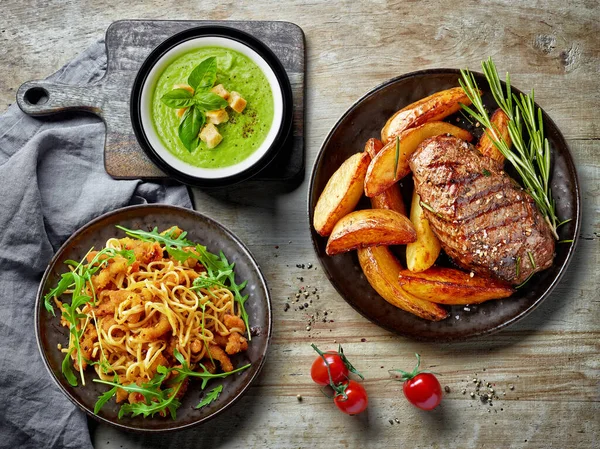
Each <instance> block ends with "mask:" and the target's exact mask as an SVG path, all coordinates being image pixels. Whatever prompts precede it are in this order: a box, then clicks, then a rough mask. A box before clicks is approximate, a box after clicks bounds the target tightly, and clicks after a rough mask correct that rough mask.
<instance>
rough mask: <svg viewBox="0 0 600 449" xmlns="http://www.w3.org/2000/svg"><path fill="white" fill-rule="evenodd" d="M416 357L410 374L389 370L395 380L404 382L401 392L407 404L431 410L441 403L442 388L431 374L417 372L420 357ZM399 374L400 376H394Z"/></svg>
mask: <svg viewBox="0 0 600 449" xmlns="http://www.w3.org/2000/svg"><path fill="white" fill-rule="evenodd" d="M415 355H416V356H417V366H416V367H415V369H413V370H412V372H410V373H408V372H406V371H402V370H400V369H398V370H391V371H390V373H391V374H393V375H394V376H395V377H396V379H397V380H399V381H401V382H404V385H402V391H403V392H404V396H405V397H406V399H408V402H410V403H411V404H413V405H414V406H415V407H418V408H420V409H421V410H433V409H434V408H436V407H437V406H438V405H439V404H440V402H441V401H442V386H441V385H440V382H439V381H438V380H437V378H436V377H435V375H433V374H432V373H427V372H421V371H419V365H420V364H421V357H420V356H419V354H415ZM395 373H400V375H398V374H395Z"/></svg>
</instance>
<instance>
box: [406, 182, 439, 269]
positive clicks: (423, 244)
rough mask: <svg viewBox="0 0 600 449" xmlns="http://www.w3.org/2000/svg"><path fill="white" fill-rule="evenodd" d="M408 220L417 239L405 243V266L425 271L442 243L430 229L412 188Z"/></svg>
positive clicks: (416, 194)
mask: <svg viewBox="0 0 600 449" xmlns="http://www.w3.org/2000/svg"><path fill="white" fill-rule="evenodd" d="M410 221H411V222H412V224H413V226H414V228H415V231H416V233H417V240H416V241H414V242H412V243H409V244H408V245H406V268H408V269H409V270H410V271H425V270H427V269H428V268H431V267H432V266H433V264H434V263H435V261H436V260H437V258H438V256H439V255H440V251H441V249H442V245H441V244H440V241H439V240H438V238H437V237H436V236H435V234H434V233H433V231H432V230H431V227H430V226H429V220H427V218H425V214H424V213H423V208H422V207H421V198H420V197H419V194H418V193H417V191H416V190H413V196H412V203H411V206H410Z"/></svg>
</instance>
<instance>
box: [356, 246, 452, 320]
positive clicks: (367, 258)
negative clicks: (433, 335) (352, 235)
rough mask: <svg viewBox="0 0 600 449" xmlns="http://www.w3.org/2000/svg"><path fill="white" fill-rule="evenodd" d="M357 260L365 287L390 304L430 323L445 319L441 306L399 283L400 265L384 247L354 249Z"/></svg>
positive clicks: (445, 313)
mask: <svg viewBox="0 0 600 449" xmlns="http://www.w3.org/2000/svg"><path fill="white" fill-rule="evenodd" d="M358 261H359V262H360V266H361V268H362V270H363V272H364V273H365V276H366V278H367V280H368V281H369V284H371V286H372V287H373V288H374V289H375V291H376V292H377V293H379V295H381V297H382V298H383V299H385V300H386V301H387V302H389V303H390V304H392V305H394V306H396V307H398V308H400V309H402V310H406V311H407V312H410V313H412V314H414V315H417V316H418V317H421V318H424V319H426V320H430V321H440V320H443V319H444V318H446V317H447V316H448V312H447V311H446V310H444V309H443V308H442V307H440V306H438V305H437V304H434V303H433V302H430V301H425V300H423V299H420V298H417V297H416V296H413V295H411V294H410V293H408V292H407V291H406V290H403V289H402V287H401V286H400V283H399V277H398V275H399V273H400V271H402V265H400V262H399V261H398V259H396V257H395V256H394V255H393V254H392V253H391V251H390V250H389V248H387V247H385V246H378V247H370V248H362V249H359V250H358Z"/></svg>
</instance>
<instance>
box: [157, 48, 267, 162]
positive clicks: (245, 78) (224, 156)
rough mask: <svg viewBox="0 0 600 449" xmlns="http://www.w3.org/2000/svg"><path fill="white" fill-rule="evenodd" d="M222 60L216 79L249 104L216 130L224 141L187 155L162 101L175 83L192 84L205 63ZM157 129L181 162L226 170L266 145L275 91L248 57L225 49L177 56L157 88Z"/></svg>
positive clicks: (171, 114) (173, 116)
mask: <svg viewBox="0 0 600 449" xmlns="http://www.w3.org/2000/svg"><path fill="white" fill-rule="evenodd" d="M211 56H214V57H216V58H217V80H216V82H215V85H217V84H223V86H224V87H225V89H227V90H228V91H229V92H231V91H236V92H239V93H240V95H241V96H242V97H243V98H244V99H245V100H246V102H247V105H246V108H245V109H244V110H243V112H242V113H238V112H235V111H234V110H232V109H231V108H229V107H227V113H228V114H229V121H228V122H226V123H221V124H219V125H216V126H217V129H218V131H219V133H220V134H221V135H222V136H223V140H222V141H221V143H220V144H219V145H217V146H216V147H215V148H212V149H209V148H207V147H206V144H205V143H204V142H200V145H199V146H198V147H197V148H196V149H194V150H192V151H191V152H190V151H188V150H187V149H186V148H185V146H184V145H183V143H182V142H181V140H180V139H179V136H178V128H179V123H180V121H181V119H180V118H179V117H177V114H176V110H175V109H172V108H169V107H168V106H167V105H165V104H164V103H163V102H162V101H161V100H160V99H161V97H162V96H163V95H164V94H166V93H167V92H169V91H171V90H172V89H173V86H174V85H175V84H187V79H188V76H189V74H190V73H191V72H192V70H193V69H194V68H195V67H196V66H197V65H198V64H199V63H200V62H202V61H203V60H204V59H206V58H208V57H211ZM151 109H152V110H151V117H152V124H153V126H154V129H155V131H156V134H157V135H158V137H159V138H160V140H161V142H162V144H163V145H164V146H165V148H166V149H167V150H168V151H169V152H170V153H171V154H173V155H174V156H175V157H176V158H178V159H180V160H182V161H184V162H186V163H188V164H190V165H192V166H195V167H201V168H208V169H210V168H224V167H229V166H232V165H236V164H238V163H240V162H242V161H243V160H244V159H246V158H248V157H249V156H250V155H251V154H252V153H254V152H255V151H256V150H257V149H258V148H259V147H260V146H261V144H262V143H263V142H264V141H265V138H266V137H267V134H268V133H269V130H270V129H271V126H272V124H273V117H274V101H273V92H272V91H271V86H270V84H269V81H268V80H267V77H266V76H265V74H264V73H263V71H262V70H261V69H260V68H259V67H258V66H257V65H256V63H254V61H252V60H251V59H250V58H249V57H247V56H246V55H244V54H242V53H240V52H238V51H236V50H233V49H230V48H224V47H218V46H208V47H201V48H197V49H193V50H190V51H189V52H187V53H184V54H182V55H179V56H177V57H175V58H174V59H173V60H172V61H170V62H168V65H167V66H166V67H165V69H164V70H163V71H162V73H161V74H160V76H159V77H158V79H157V81H156V83H155V86H154V88H153V94H152V99H151Z"/></svg>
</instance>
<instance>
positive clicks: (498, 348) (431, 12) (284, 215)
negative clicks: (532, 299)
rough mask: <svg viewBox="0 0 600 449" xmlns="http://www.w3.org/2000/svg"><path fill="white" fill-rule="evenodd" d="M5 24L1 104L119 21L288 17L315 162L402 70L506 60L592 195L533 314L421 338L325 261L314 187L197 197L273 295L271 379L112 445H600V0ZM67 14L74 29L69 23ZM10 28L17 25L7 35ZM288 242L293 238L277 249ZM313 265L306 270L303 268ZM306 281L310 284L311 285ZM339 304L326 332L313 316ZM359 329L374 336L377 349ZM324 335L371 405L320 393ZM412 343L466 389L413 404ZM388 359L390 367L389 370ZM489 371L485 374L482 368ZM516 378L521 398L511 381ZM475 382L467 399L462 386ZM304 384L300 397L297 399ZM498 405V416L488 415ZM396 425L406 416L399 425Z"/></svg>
mask: <svg viewBox="0 0 600 449" xmlns="http://www.w3.org/2000/svg"><path fill="white" fill-rule="evenodd" d="M2 8H3V11H4V13H3V14H2V18H0V58H1V59H2V63H3V70H2V71H0V107H3V106H6V105H8V104H9V103H12V102H14V95H15V90H16V88H17V87H18V86H19V85H20V84H21V83H22V82H24V81H27V80H30V79H39V78H43V77H45V76H47V75H48V74H49V73H51V72H52V71H54V70H56V69H58V68H59V67H60V66H61V65H63V64H64V63H66V62H67V61H68V60H69V59H70V58H72V57H73V56H75V55H76V54H77V53H79V52H80V51H81V50H83V49H84V48H85V47H86V46H87V45H89V44H90V43H92V42H94V41H95V40H96V39H98V38H99V37H101V36H102V35H103V33H104V32H105V30H106V28H107V27H108V25H109V24H110V23H111V22H113V21H115V20H118V19H125V18H134V17H143V18H148V19H179V20H181V19H211V20H289V21H292V22H294V23H296V24H298V25H300V26H301V27H302V28H303V30H304V32H305V35H306V48H307V91H306V101H307V112H306V126H305V137H306V148H307V164H308V165H309V166H311V165H312V164H313V162H314V160H315V157H316V154H317V152H318V150H319V147H320V145H321V143H322V142H323V140H324V138H325V136H326V135H327V133H328V132H329V130H330V128H331V126H332V125H333V124H334V123H335V122H336V121H337V119H338V117H339V116H340V115H341V114H343V113H344V111H345V110H346V109H347V108H348V107H349V106H350V105H351V104H352V103H353V102H354V101H355V100H356V99H357V98H359V97H360V96H362V95H363V94H364V93H365V92H367V91H368V90H370V89H371V88H372V87H374V86H376V85H378V84H380V83H382V82H384V81H386V80H387V79H389V78H391V77H394V76H397V75H399V74H402V73H406V72H409V71H413V70H420V69H425V68H433V67H465V66H469V67H471V68H473V69H476V68H478V66H479V61H480V60H481V59H484V58H486V57H487V56H488V55H492V56H493V57H494V60H495V61H496V63H497V65H498V68H499V70H500V72H501V73H503V72H504V71H506V70H509V71H510V73H511V78H512V80H513V83H514V85H515V86H517V87H519V88H521V89H523V90H529V89H530V88H531V87H535V92H536V100H537V101H538V102H539V104H540V105H541V106H542V107H543V108H544V109H545V110H546V111H547V112H548V114H549V115H550V116H551V118H552V119H553V120H554V121H555V122H556V123H557V125H558V127H559V128H560V129H561V130H562V132H563V134H564V135H565V137H566V138H567V140H568V143H569V145H570V148H571V151H572V153H573V157H574V159H575V162H576V164H577V168H578V174H579V178H580V183H581V188H582V199H583V224H582V230H581V239H580V242H579V246H578V250H577V253H576V255H575V258H574V260H573V262H572V264H571V266H570V268H569V270H568V271H567V273H566V275H565V277H564V278H563V280H562V281H561V283H560V285H559V286H558V287H557V288H556V290H555V291H554V293H553V294H552V295H551V296H550V297H549V298H548V299H547V300H546V301H545V302H544V303H543V304H542V305H541V306H540V307H539V308H538V309H536V310H535V311H534V312H532V314H531V315H530V316H528V317H527V318H525V319H524V320H522V321H521V322H519V323H517V324H516V325H514V326H512V327H510V328H509V329H507V330H505V331H503V332H500V333H499V334H496V335H491V336H488V337H486V338H483V339H480V340H475V341H471V342H466V343H460V344H451V345H436V344H425V343H416V342H413V341H410V340H407V339H403V338H400V337H397V336H395V335H393V334H390V333H388V332H386V331H383V330H382V329H380V328H379V327H377V326H375V325H373V324H372V323H370V322H368V321H367V320H365V319H364V318H362V317H361V316H360V315H358V314H357V313H356V312H355V311H354V310H353V309H351V308H350V307H349V306H348V305H347V304H346V303H345V302H344V300H343V299H342V298H340V297H339V296H338V295H337V293H336V292H335V290H334V289H333V287H332V286H331V285H330V284H329V282H328V281H327V279H326V277H325V276H324V275H323V273H322V272H321V269H320V267H318V266H317V267H316V269H315V267H312V268H311V269H310V270H308V269H307V268H304V269H302V268H298V267H296V265H297V264H307V263H312V264H315V263H316V260H315V256H314V252H313V249H312V247H311V243H310V236H309V232H308V220H307V217H306V192H307V180H305V182H304V184H302V185H301V186H300V187H299V188H297V189H295V190H292V191H290V190H289V189H288V190H286V189H284V188H279V190H276V189H273V188H271V187H266V186H264V185H260V184H256V185H249V186H246V187H244V188H236V187H232V188H229V189H224V190H223V191H220V192H210V193H209V192H204V191H200V190H195V191H194V194H195V204H196V208H197V209H198V210H201V211H202V212H204V213H206V214H208V215H209V216H211V217H214V218H216V219H217V220H219V221H220V222H221V223H223V224H224V225H226V226H228V227H229V228H230V229H232V230H233V231H234V232H236V234H237V235H238V236H239V237H240V238H241V239H242V240H243V241H245V242H246V243H247V244H248V246H249V247H250V249H251V250H252V252H253V254H254V255H255V256H256V258H257V260H258V262H259V263H260V265H261V267H262V269H263V271H264V273H265V275H266V277H267V280H268V283H269V287H270V288H271V290H272V294H273V299H274V300H273V302H274V303H273V307H274V338H273V340H272V347H271V349H270V351H269V355H268V359H267V365H266V366H265V369H264V371H263V374H262V375H261V378H260V381H259V382H258V384H257V385H256V386H255V387H253V388H252V389H251V390H250V392H249V394H248V395H247V396H246V397H244V398H243V399H242V400H241V401H240V402H239V403H238V404H237V405H236V406H235V407H233V408H231V409H229V410H228V411H226V412H225V413H224V414H223V415H221V416H220V417H218V418H217V419H216V420H215V421H213V422H211V423H209V425H207V426H202V427H199V428H197V429H194V430H191V431H188V432H183V433H178V434H175V435H167V436H163V437H160V436H152V437H145V436H140V435H135V434H123V433H119V432H116V431H114V430H112V429H110V428H107V427H103V426H98V427H95V428H94V430H93V436H94V440H95V444H96V447H98V448H111V447H112V448H114V447H120V445H122V446H123V447H127V448H141V447H144V448H159V447H178V448H182V449H183V448H192V447H194V448H195V447H215V448H216V447H219V448H239V447H247V448H298V447H301V448H313V447H336V448H337V447H342V448H356V447H368V448H389V447H406V448H461V449H463V448H467V449H471V448H473V449H475V448H477V449H479V448H498V447H502V448H529V447H531V448H550V447H552V448H592V447H599V446H600V420H599V419H598V413H599V412H600V406H599V404H600V387H599V381H600V362H599V360H600V345H599V343H598V342H599V340H600V329H599V325H598V323H599V322H600V300H599V299H598V291H600V275H599V272H598V269H597V267H598V266H600V247H599V241H600V239H599V237H600V187H599V186H600V158H599V156H598V155H599V154H600V119H599V118H598V112H597V106H598V104H600V102H599V100H600V77H598V69H599V68H600V47H599V46H598V38H597V36H598V35H600V26H599V25H598V22H597V17H598V16H599V14H600V10H599V4H598V2H597V1H595V0H588V1H585V0H581V1H573V2H564V1H560V0H548V1H543V2H539V1H533V0H527V1H524V2H520V3H519V5H518V6H516V5H515V3H514V2H511V1H506V0H492V1H489V2H479V1H469V0H468V1H465V2H457V1H456V0H450V1H443V2H405V1H385V0H381V1H373V2H353V1H349V0H347V1H340V2H326V1H313V2H304V1H300V0H294V1H290V2H285V3H279V2H269V1H266V0H255V1H253V2H246V1H243V2H241V1H240V2H238V1H231V0H225V1H223V2H218V3H214V2H206V1H194V2H192V1H184V0H182V1H180V2H176V3H175V2H166V1H161V0H152V1H150V2H145V3H144V4H142V3H141V2H140V3H137V2H136V3H133V2H117V1H107V0H100V1H91V0H84V1H74V0H71V1H65V2H60V3H52V4H49V3H48V4H46V3H41V2H34V1H33V0H27V1H17V0H9V1H5V2H3V4H2ZM65 23H68V26H64V24H65ZM2 31H4V32H2ZM276 246H278V248H276ZM305 267H306V265H305ZM298 277H302V278H303V281H300V280H299V279H298ZM307 284H309V285H311V286H313V287H317V288H318V289H319V292H318V294H319V299H318V300H317V299H316V298H315V299H313V303H312V304H310V305H309V307H308V309H304V310H294V307H292V308H291V309H290V310H288V311H287V312H284V311H283V309H284V304H285V302H286V301H288V300H287V298H288V297H291V298H292V299H294V295H295V293H296V292H297V291H298V288H299V287H300V286H302V285H307ZM317 311H318V312H319V313H320V316H322V313H323V312H324V311H327V312H328V315H327V317H328V318H327V319H328V320H333V322H327V323H323V322H322V321H320V322H318V323H316V324H313V325H311V330H310V331H307V330H306V327H307V323H308V320H309V318H310V315H311V314H314V313H316V312H317ZM361 338H364V339H365V340H366V341H364V342H362V341H361ZM310 342H315V343H317V344H318V345H319V346H321V347H323V348H331V347H334V346H335V345H336V342H337V343H342V344H343V345H344V348H345V352H346V353H347V354H348V356H349V357H350V358H351V360H353V361H354V362H355V364H356V365H357V367H358V368H359V369H361V370H362V371H364V373H365V375H366V377H367V383H366V387H367V390H368V391H369V393H370V399H371V402H370V406H369V410H368V412H367V413H365V414H364V415H362V416H358V417H348V416H344V415H341V414H340V413H337V411H336V410H335V409H334V406H333V405H332V404H331V403H330V401H329V400H328V399H326V398H325V397H323V396H322V395H321V393H320V391H319V390H318V388H317V387H316V386H315V385H313V384H312V383H311V381H310V377H309V375H308V366H309V364H310V362H311V361H312V359H313V356H314V354H313V353H312V350H311V349H310V347H309V343H310ZM414 352H419V353H420V354H421V355H422V357H423V363H424V366H426V367H431V369H432V370H433V371H435V372H438V373H440V374H441V376H440V380H441V382H442V385H448V386H449V387H450V389H451V392H450V393H448V394H447V395H446V398H445V399H444V402H443V404H442V406H441V408H440V409H438V410H436V411H434V412H433V413H423V412H420V411H418V410H416V409H414V408H411V407H410V406H409V405H408V404H407V402H406V401H405V400H404V399H403V397H402V394H401V388H400V385H399V384H396V383H394V382H393V381H390V380H388V376H387V369H391V368H403V369H408V368H411V367H412V366H413V362H414V355H413V353H414ZM381 366H383V367H384V368H381ZM483 368H486V371H485V372H484V371H483ZM475 373H477V377H479V378H481V379H485V380H486V381H489V382H492V383H495V384H496V386H495V388H496V389H497V390H498V391H501V392H503V391H505V392H506V396H501V398H500V399H499V400H498V401H496V402H494V405H493V407H490V406H488V405H485V404H483V403H481V402H480V401H479V400H477V399H471V397H470V395H469V394H468V393H469V392H470V391H473V387H471V385H472V381H471V379H472V377H473V375H474V374H475ZM511 384H512V385H514V390H510V389H509V385H511ZM462 389H466V390H467V393H466V394H465V395H462V394H461V392H462ZM297 394H301V395H302V397H303V400H302V401H301V402H299V401H298V400H297V399H296V395H297ZM488 410H491V411H490V412H488ZM394 418H398V420H399V421H400V423H401V424H396V423H395V421H393V422H394V424H390V423H389V420H390V419H392V420H394Z"/></svg>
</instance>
